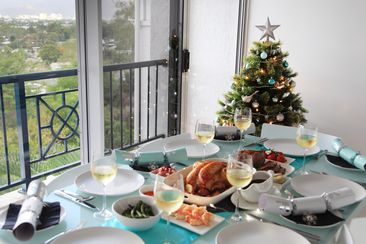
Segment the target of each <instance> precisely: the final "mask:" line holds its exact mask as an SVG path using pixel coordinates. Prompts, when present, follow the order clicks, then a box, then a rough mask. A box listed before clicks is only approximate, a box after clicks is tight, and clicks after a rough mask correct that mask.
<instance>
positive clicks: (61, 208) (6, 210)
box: [0, 200, 66, 232]
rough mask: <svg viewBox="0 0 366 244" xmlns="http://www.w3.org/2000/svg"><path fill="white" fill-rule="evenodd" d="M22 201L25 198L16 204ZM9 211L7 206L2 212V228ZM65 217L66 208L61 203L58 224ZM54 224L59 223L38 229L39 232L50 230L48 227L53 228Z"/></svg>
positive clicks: (0, 221)
mask: <svg viewBox="0 0 366 244" xmlns="http://www.w3.org/2000/svg"><path fill="white" fill-rule="evenodd" d="M22 202H23V200H21V201H18V202H16V204H21V203H22ZM7 212H8V208H5V209H4V210H2V211H1V212H0V228H1V227H2V226H3V225H4V224H5V220H6V214H7ZM65 217H66V210H65V208H64V207H62V206H61V205H60V221H59V222H58V224H60V223H61V222H62V221H63V220H64V219H65ZM54 226H57V225H51V226H49V227H47V228H44V229H42V230H37V232H41V231H44V230H48V229H50V228H52V227H54ZM8 231H11V230H8Z"/></svg>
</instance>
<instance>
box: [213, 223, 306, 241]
mask: <svg viewBox="0 0 366 244" xmlns="http://www.w3.org/2000/svg"><path fill="white" fill-rule="evenodd" d="M216 243H217V244H227V243H230V244H243V243H258V244H259V243H260V244H262V243H270V244H284V243H293V244H295V243H296V244H310V242H309V241H308V240H306V239H305V237H303V236H302V235H300V234H298V233H296V232H295V231H293V230H290V229H288V228H285V227H283V226H279V225H275V224H271V223H263V222H259V221H250V222H243V223H239V224H233V225H229V226H227V227H225V228H223V229H222V230H220V231H219V233H218V234H217V236H216Z"/></svg>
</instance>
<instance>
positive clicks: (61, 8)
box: [0, 0, 75, 19]
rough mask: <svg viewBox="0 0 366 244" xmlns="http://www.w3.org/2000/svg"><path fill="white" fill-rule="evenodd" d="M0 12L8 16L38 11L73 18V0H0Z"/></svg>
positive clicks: (36, 12)
mask: <svg viewBox="0 0 366 244" xmlns="http://www.w3.org/2000/svg"><path fill="white" fill-rule="evenodd" d="M0 1H1V4H0V14H1V15H3V16H5V15H8V16H10V17H16V16H18V15H38V14H40V13H47V14H51V13H56V14H62V15H63V17H64V18H67V19H70V18H75V0H0Z"/></svg>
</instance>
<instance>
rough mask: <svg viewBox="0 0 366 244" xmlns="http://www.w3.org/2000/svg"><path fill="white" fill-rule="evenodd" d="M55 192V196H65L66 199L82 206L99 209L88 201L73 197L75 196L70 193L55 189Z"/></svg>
mask: <svg viewBox="0 0 366 244" xmlns="http://www.w3.org/2000/svg"><path fill="white" fill-rule="evenodd" d="M55 194H56V195H57V196H60V197H63V198H66V199H68V200H71V201H73V202H74V203H77V204H79V205H81V206H83V207H86V208H89V209H92V210H97V211H99V208H97V207H96V206H95V205H93V204H91V203H89V202H86V201H82V200H80V199H79V198H77V197H75V196H72V195H69V194H68V193H66V192H64V191H61V190H56V191H55Z"/></svg>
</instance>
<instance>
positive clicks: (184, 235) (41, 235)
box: [0, 136, 366, 244]
mask: <svg viewBox="0 0 366 244" xmlns="http://www.w3.org/2000/svg"><path fill="white" fill-rule="evenodd" d="M255 139H256V138H255V137H251V136H246V140H255ZM214 143H216V144H217V145H218V146H219V147H220V151H219V152H218V153H217V154H216V155H213V156H211V157H218V158H222V157H227V156H228V154H230V153H233V152H234V151H235V150H237V149H238V146H239V144H238V143H235V142H220V141H214ZM251 148H252V149H260V148H261V147H260V146H253V147H251ZM194 161H195V160H189V161H188V162H186V163H188V164H192V163H194ZM292 166H294V167H295V168H296V169H298V168H300V167H301V166H302V157H299V158H296V160H295V161H294V162H293V163H292ZM122 167H125V168H126V167H127V166H122ZM307 167H308V168H309V169H311V170H315V171H319V172H320V171H326V172H328V173H330V174H334V175H338V176H340V177H344V178H348V179H351V180H357V181H360V182H365V183H366V177H365V173H364V172H349V171H344V170H341V169H338V168H335V167H334V166H331V165H330V164H329V163H326V161H325V158H324V157H323V158H320V159H319V160H314V159H312V158H309V160H308V163H307ZM152 183H153V182H152V179H151V178H147V179H146V182H145V184H152ZM66 188H67V189H68V190H70V191H75V192H76V191H77V189H76V187H75V185H70V186H66ZM136 194H138V192H134V193H131V194H130V195H136ZM118 198H120V197H108V206H111V204H112V203H113V202H114V201H115V200H117V199H118ZM46 200H48V201H60V202H61V204H62V206H63V207H64V208H65V209H66V213H67V215H66V218H65V220H64V221H63V222H62V223H60V224H59V225H57V226H55V227H53V228H51V229H49V230H47V231H39V232H37V233H36V234H35V236H34V238H33V239H32V241H30V242H28V243H43V241H44V240H46V239H48V238H50V237H51V236H53V235H55V234H57V233H59V232H61V231H65V230H68V229H70V228H72V227H74V226H76V225H77V224H78V223H80V221H83V220H86V221H87V223H86V226H112V227H116V228H121V229H126V227H125V226H123V225H122V224H121V223H119V222H118V220H117V219H115V218H114V219H112V220H110V221H107V222H104V223H102V222H98V221H97V220H95V219H94V218H93V217H92V211H91V210H89V209H86V208H83V207H80V206H79V205H76V204H75V203H73V202H71V201H68V200H65V199H63V198H60V197H58V196H56V195H54V194H50V195H49V196H48V197H47V199H46ZM91 202H92V203H94V204H95V205H97V206H101V205H102V204H101V197H96V198H95V199H93V200H92V201H91ZM364 205H365V200H364V201H362V202H361V203H356V204H353V205H352V206H348V207H347V208H345V209H344V211H343V214H344V217H345V218H346V219H347V220H350V219H351V218H352V217H354V215H355V214H357V212H358V211H359V209H360V208H362V207H363V206H364ZM220 215H221V216H223V217H225V218H228V217H229V216H230V215H231V213H227V212H225V213H220ZM263 217H265V218H267V219H269V220H271V221H273V222H277V223H279V224H282V225H286V226H288V227H289V228H293V229H302V230H306V231H308V232H310V233H313V234H316V235H319V236H320V237H321V242H320V243H328V242H329V240H331V239H332V237H333V236H334V235H335V233H336V231H337V230H338V228H339V227H340V225H339V226H336V227H333V228H328V229H325V230H324V229H313V228H308V227H302V226H297V225H295V224H292V223H289V222H288V221H286V220H284V219H283V218H281V217H280V216H278V215H273V214H266V213H263ZM165 223H166V222H165V221H164V220H160V221H159V223H158V224H157V225H156V226H154V227H153V228H152V229H150V230H146V231H142V232H135V233H136V234H137V235H138V236H140V237H141V238H142V239H143V240H144V241H145V242H146V243H149V244H150V243H159V242H160V241H161V240H162V239H163V238H164V236H165ZM227 225H228V224H227V223H226V222H223V223H222V224H220V225H218V226H217V227H215V228H214V229H212V230H211V231H209V232H208V233H207V234H205V235H203V236H199V235H198V234H195V233H193V232H191V231H188V230H186V229H183V228H181V227H178V226H176V225H174V224H171V226H170V231H169V236H170V238H171V239H174V240H175V241H176V242H177V243H182V244H183V243H192V242H193V243H200V244H201V243H202V244H205V243H207V244H208V243H214V242H215V237H216V235H217V233H218V232H219V231H220V230H221V229H222V228H223V227H224V226H227ZM0 238H1V239H0V241H1V240H3V242H0V243H15V244H16V243H25V242H18V241H17V240H15V239H14V237H13V236H12V234H11V232H9V231H1V232H0Z"/></svg>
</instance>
